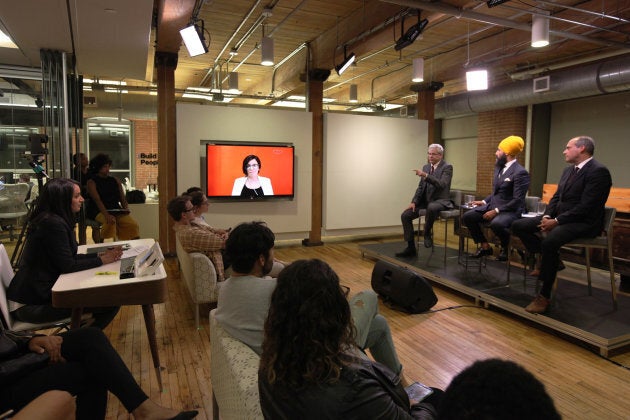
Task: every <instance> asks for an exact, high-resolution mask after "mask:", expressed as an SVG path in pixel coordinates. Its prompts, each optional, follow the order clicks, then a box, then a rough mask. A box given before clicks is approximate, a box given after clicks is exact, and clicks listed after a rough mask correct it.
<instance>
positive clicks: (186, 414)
mask: <svg viewBox="0 0 630 420" xmlns="http://www.w3.org/2000/svg"><path fill="white" fill-rule="evenodd" d="M197 414H199V412H198V411H197V410H191V411H182V412H181V413H179V414H178V415H176V416H175V417H173V418H172V419H171V420H188V419H194V418H195V417H197Z"/></svg>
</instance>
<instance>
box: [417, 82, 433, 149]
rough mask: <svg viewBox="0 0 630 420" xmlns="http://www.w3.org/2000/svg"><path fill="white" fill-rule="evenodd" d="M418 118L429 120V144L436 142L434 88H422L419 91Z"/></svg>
mask: <svg viewBox="0 0 630 420" xmlns="http://www.w3.org/2000/svg"><path fill="white" fill-rule="evenodd" d="M417 108H418V119H419V120H427V121H428V122H429V125H428V129H427V131H428V133H427V141H428V144H432V143H435V141H434V137H435V91H433V90H421V91H419V92H418V106H417Z"/></svg>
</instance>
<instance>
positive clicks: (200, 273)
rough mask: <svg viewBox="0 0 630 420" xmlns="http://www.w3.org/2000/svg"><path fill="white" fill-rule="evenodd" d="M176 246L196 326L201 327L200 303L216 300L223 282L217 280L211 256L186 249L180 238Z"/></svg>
mask: <svg viewBox="0 0 630 420" xmlns="http://www.w3.org/2000/svg"><path fill="white" fill-rule="evenodd" d="M175 247H176V252H177V259H178V261H179V269H180V273H181V277H182V279H184V281H185V282H186V286H187V288H188V292H189V293H190V298H191V299H192V301H193V304H194V306H195V308H194V311H195V326H196V327H197V328H199V305H200V304H202V303H214V302H216V301H217V298H218V296H219V287H220V286H221V283H220V282H218V281H217V272H216V270H215V268H214V264H212V261H210V258H208V257H207V256H206V255H204V254H202V253H200V252H191V253H188V252H186V251H184V248H183V247H182V245H181V244H180V242H179V239H177V240H176V243H175Z"/></svg>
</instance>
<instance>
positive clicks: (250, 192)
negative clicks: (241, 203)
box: [232, 155, 273, 199]
mask: <svg viewBox="0 0 630 420" xmlns="http://www.w3.org/2000/svg"><path fill="white" fill-rule="evenodd" d="M261 169H262V164H261V163H260V159H259V158H258V156H256V155H249V156H247V157H245V159H243V173H244V174H245V176H244V177H241V178H236V179H235V180H234V187H232V195H236V196H241V197H247V198H251V199H254V198H257V197H263V196H265V195H273V188H272V187H271V180H270V179H269V178H265V177H264V176H258V172H259V171H260V170H261Z"/></svg>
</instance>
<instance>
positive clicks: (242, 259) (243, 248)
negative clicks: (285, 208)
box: [225, 222, 276, 273]
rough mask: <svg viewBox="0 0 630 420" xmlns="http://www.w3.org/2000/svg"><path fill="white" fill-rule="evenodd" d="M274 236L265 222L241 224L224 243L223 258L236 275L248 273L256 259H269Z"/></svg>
mask: <svg viewBox="0 0 630 420" xmlns="http://www.w3.org/2000/svg"><path fill="white" fill-rule="evenodd" d="M275 240H276V235H274V234H273V232H272V231H271V229H269V228H268V227H267V224H266V223H265V222H249V223H241V224H240V225H238V226H236V227H235V228H234V230H232V232H230V236H228V238H227V240H226V241H225V256H226V257H227V258H228V259H229V260H230V261H231V265H232V269H233V270H234V271H236V272H238V273H249V272H250V271H252V268H254V264H255V263H256V260H257V259H258V257H260V256H261V255H263V256H264V257H265V258H266V259H269V250H270V249H271V248H273V245H274V243H275Z"/></svg>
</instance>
